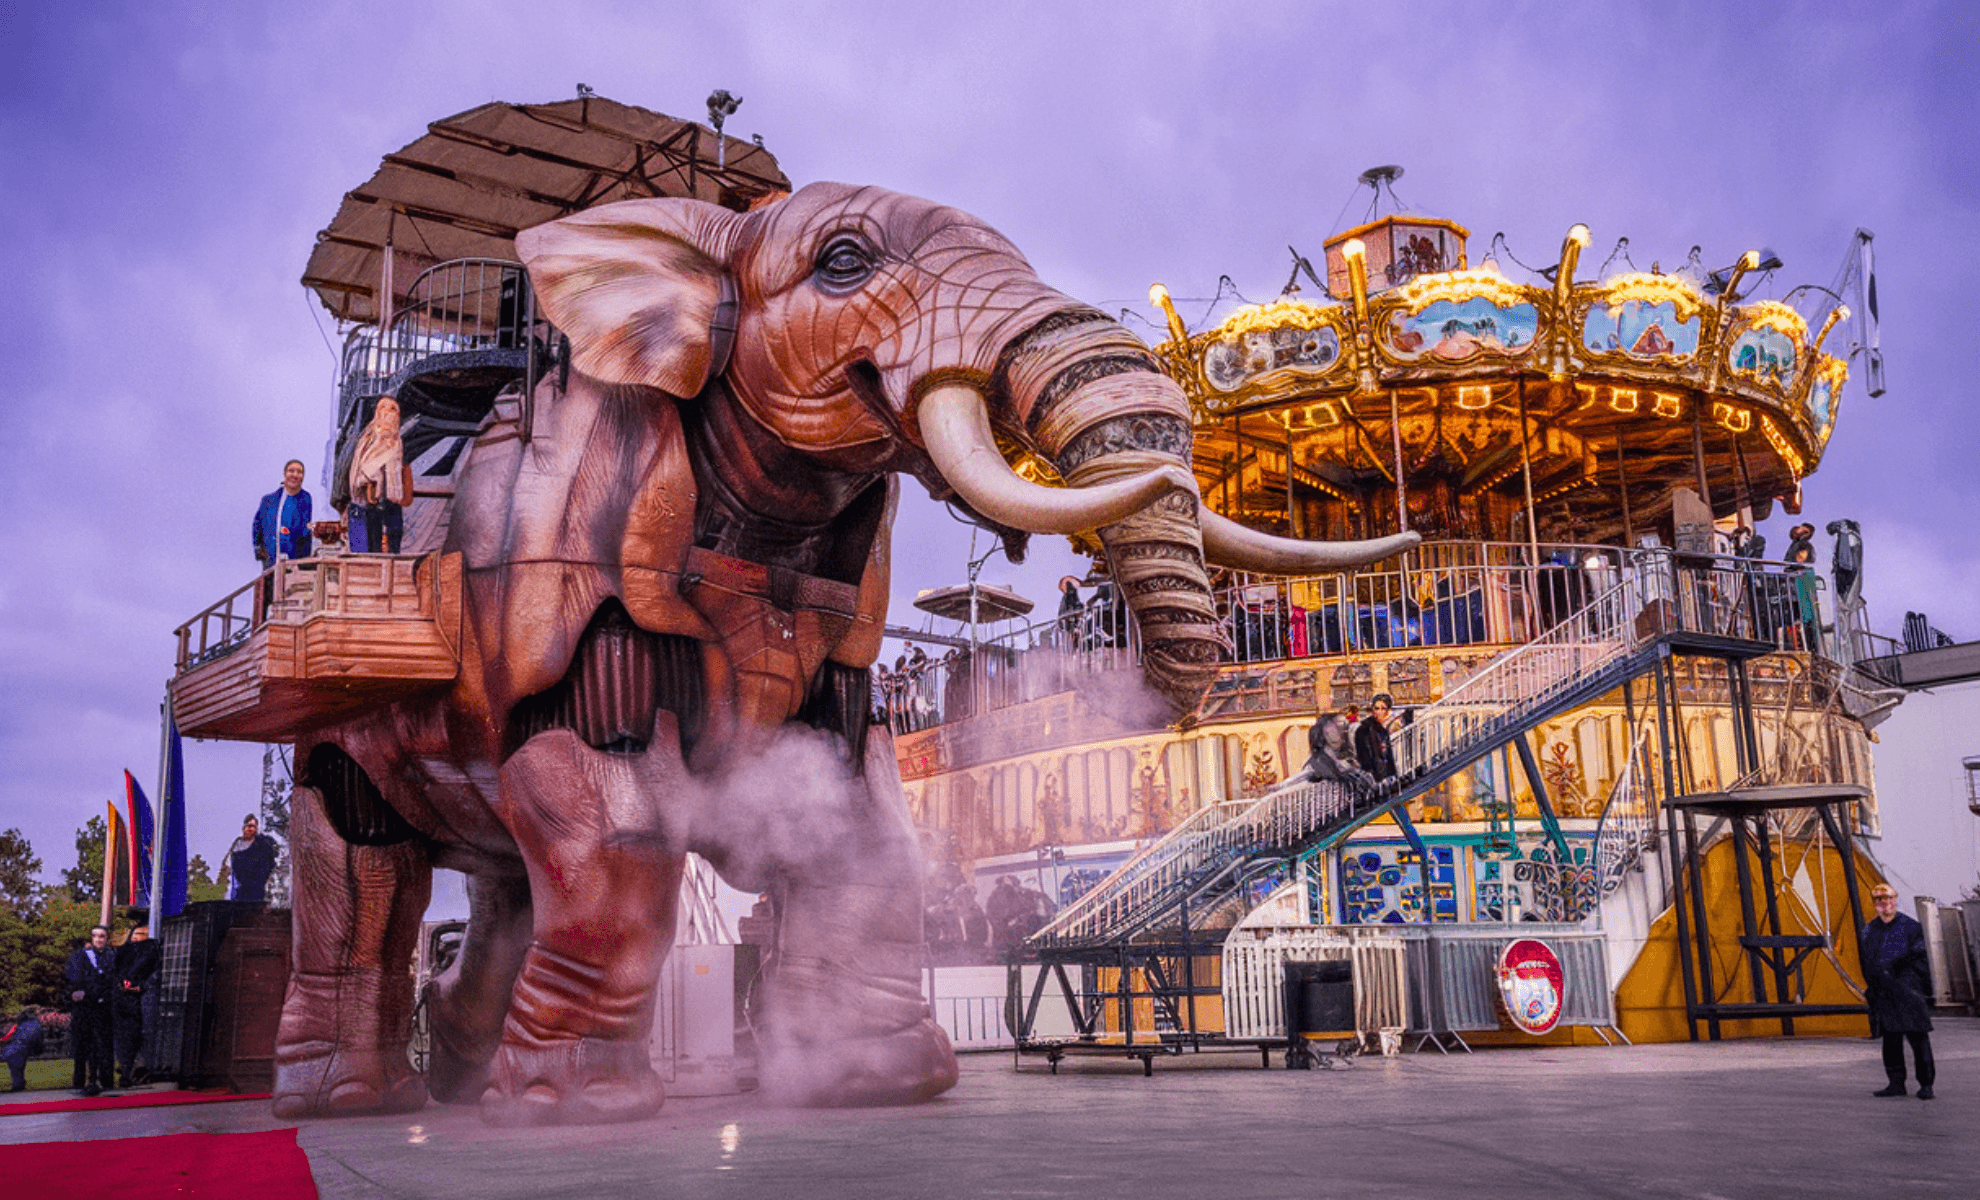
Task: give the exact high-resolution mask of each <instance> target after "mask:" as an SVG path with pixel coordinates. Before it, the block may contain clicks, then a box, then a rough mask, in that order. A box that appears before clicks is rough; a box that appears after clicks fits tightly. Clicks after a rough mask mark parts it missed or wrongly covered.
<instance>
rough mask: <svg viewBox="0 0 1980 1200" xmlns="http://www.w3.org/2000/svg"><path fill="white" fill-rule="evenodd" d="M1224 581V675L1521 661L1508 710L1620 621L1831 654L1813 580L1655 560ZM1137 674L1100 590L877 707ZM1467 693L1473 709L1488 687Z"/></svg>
mask: <svg viewBox="0 0 1980 1200" xmlns="http://www.w3.org/2000/svg"><path fill="white" fill-rule="evenodd" d="M1225 579H1226V583H1225V586H1223V587H1220V588H1219V589H1217V591H1216V593H1215V600H1216V604H1217V609H1218V611H1219V613H1220V614H1222V620H1223V622H1224V634H1225V636H1226V638H1227V640H1228V645H1227V646H1226V648H1225V651H1224V656H1223V661H1225V662H1229V663H1266V662H1275V661H1296V660H1304V659H1325V658H1332V657H1338V656H1345V655H1352V654H1358V653H1364V652H1371V651H1385V650H1407V649H1418V648H1442V647H1460V646H1478V647H1482V648H1487V649H1490V648H1493V647H1505V646H1514V647H1520V649H1519V650H1514V651H1512V652H1511V653H1512V654H1514V655H1518V656H1519V657H1516V658H1514V659H1513V660H1512V661H1511V662H1510V664H1508V665H1506V666H1503V667H1499V666H1498V662H1495V663H1494V666H1495V667H1498V670H1499V671H1500V673H1499V674H1498V675H1495V676H1493V677H1492V678H1495V679H1497V680H1499V681H1500V682H1501V684H1502V685H1504V691H1505V702H1506V703H1511V702H1512V701H1513V700H1514V699H1516V698H1518V697H1521V696H1526V695H1532V694H1535V693H1534V691H1533V690H1531V689H1540V690H1543V691H1544V689H1546V688H1547V687H1551V686H1554V685H1556V684H1559V683H1561V682H1562V681H1564V680H1565V679H1567V678H1569V677H1571V675H1572V673H1573V672H1574V671H1575V670H1577V669H1586V668H1587V667H1588V666H1589V663H1590V659H1589V655H1591V654H1592V653H1594V652H1595V650H1596V649H1598V648H1601V647H1609V648H1613V647H1614V645H1615V644H1616V643H1617V642H1618V641H1634V640H1636V639H1637V637H1638V634H1639V631H1636V630H1633V629H1626V628H1624V626H1625V625H1627V624H1628V623H1630V622H1636V623H1638V624H1641V625H1642V626H1643V629H1642V630H1641V631H1640V632H1641V634H1642V635H1645V636H1647V635H1649V634H1653V633H1657V632H1661V631H1664V630H1667V629H1669V630H1680V629H1681V630H1689V631H1692V632H1696V633H1709V634H1714V635H1718V636H1723V637H1732V638H1739V639H1742V640H1749V641H1761V642H1765V643H1768V644H1770V645H1773V646H1775V647H1776V648H1778V649H1782V650H1796V651H1810V652H1813V653H1817V654H1821V653H1823V652H1824V648H1825V646H1826V647H1833V645H1834V644H1835V643H1836V641H1837V640H1838V639H1836V638H1834V637H1825V635H1824V632H1823V629H1822V625H1821V619H1820V616H1819V614H1818V611H1817V607H1816V596H1817V594H1818V592H1819V591H1820V589H1821V581H1820V579H1819V578H1818V577H1817V576H1815V574H1814V573H1813V572H1810V571H1807V570H1806V569H1804V568H1796V567H1791V566H1789V565H1788V564H1785V563H1766V562H1759V561H1755V560H1747V559H1737V558H1713V557H1697V556H1680V555H1677V554H1675V553H1673V552H1672V551H1670V550H1668V549H1659V548H1650V549H1622V548H1620V547H1615V546H1584V545H1569V544H1542V545H1540V546H1538V547H1535V546H1532V545H1530V544H1526V543H1465V542H1432V543H1425V544H1424V545H1422V546H1419V547H1418V548H1417V549H1416V550H1415V551H1412V552H1411V553H1410V554H1409V555H1407V556H1404V557H1403V558H1402V559H1391V560H1388V561H1387V562H1385V563H1382V564H1377V569H1364V570H1356V571H1343V572H1340V573H1338V574H1333V575H1318V576H1306V577H1297V578H1286V577H1265V576H1251V575H1244V574H1235V575H1230V576H1227V577H1225ZM1626 582H1627V583H1628V584H1629V586H1627V587H1625V586H1623V584H1624V583H1626ZM1139 659H1140V641H1139V635H1138V632H1137V630H1136V628H1135V625H1134V622H1133V620H1132V618H1131V617H1130V615H1129V614H1128V612H1127V609H1126V607H1125V606H1124V605H1122V604H1121V603H1119V601H1118V600H1117V599H1116V598H1115V597H1114V596H1113V595H1112V594H1111V592H1104V591H1103V592H1102V593H1101V594H1100V595H1098V596H1096V597H1093V598H1092V599H1090V600H1089V601H1088V602H1087V603H1086V604H1085V605H1082V606H1081V607H1080V608H1078V609H1076V610H1074V611H1072V612H1070V613H1067V614H1066V615H1064V616H1060V617H1054V618H1051V619H1046V620H1038V621H1032V622H1028V623H1022V624H1015V625H1013V626H1012V627H1011V628H1009V629H1008V630H1007V631H1006V632H1003V633H1001V634H999V635H997V636H995V637H992V638H988V639H985V640H984V641H983V642H982V643H981V644H980V645H979V646H978V647H977V649H976V650H975V651H974V652H973V653H972V652H969V651H963V652H961V653H959V654H957V655H955V656H954V657H953V658H949V659H947V660H934V659H931V660H929V661H928V662H927V663H926V664H923V665H921V666H919V667H915V668H912V669H910V670H908V671H904V672H902V671H885V670H876V672H875V679H874V686H875V696H876V708H877V709H879V710H880V711H881V712H882V713H883V714H884V715H885V716H886V718H887V720H888V722H889V724H891V725H892V726H893V727H894V729H895V731H896V732H897V733H907V732H913V731H915V730H919V729H926V728H929V727H931V726H935V725H941V724H946V723H948V722H950V721H957V720H963V719H965V718H967V717H970V716H974V715H979V714H982V713H987V712H993V711H996V710H998V709H1002V708H1006V707H1009V706H1011V705H1014V704H1021V703H1025V702H1027V701H1030V700H1036V699H1039V698H1041V697H1044V696H1049V695H1054V694H1056V693H1059V692H1062V691H1066V690H1068V689H1071V688H1074V687H1077V686H1078V685H1079V683H1080V681H1081V680H1082V679H1085V678H1090V677H1092V676H1094V675H1098V674H1103V673H1106V672H1110V671H1118V670H1123V669H1126V668H1130V667H1133V666H1134V665H1135V664H1136V663H1137V662H1138V661H1139ZM1499 661H1504V660H1499ZM1467 686H1468V687H1470V688H1471V691H1470V692H1469V693H1468V694H1469V695H1471V696H1474V697H1475V696H1477V695H1479V690H1478V689H1479V688H1482V687H1483V686H1484V684H1482V683H1481V684H1477V685H1470V684H1468V685H1467ZM1473 702H1474V703H1478V702H1479V701H1476V700H1474V701H1473ZM1417 736H1424V735H1417Z"/></svg>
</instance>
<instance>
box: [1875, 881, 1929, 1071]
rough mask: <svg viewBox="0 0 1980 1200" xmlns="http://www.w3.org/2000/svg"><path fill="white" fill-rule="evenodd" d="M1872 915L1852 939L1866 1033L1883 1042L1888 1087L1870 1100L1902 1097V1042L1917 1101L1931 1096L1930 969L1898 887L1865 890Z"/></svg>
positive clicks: (1920, 935) (1918, 927)
mask: <svg viewBox="0 0 1980 1200" xmlns="http://www.w3.org/2000/svg"><path fill="white" fill-rule="evenodd" d="M1870 898H1871V900H1872V901H1873V902H1874V903H1875V904H1876V906H1877V915H1876V916H1875V917H1873V918H1871V919H1870V921H1869V922H1868V923H1867V924H1865V925H1864V926H1863V931H1862V933H1860V934H1859V935H1858V936H1857V943H1856V951H1857V956H1858V959H1859V961H1860V962H1861V964H1862V967H1863V982H1864V993H1865V996H1864V998H1865V999H1866V1000H1868V1001H1869V1004H1870V1032H1871V1034H1872V1035H1878V1034H1881V1035H1882V1036H1883V1039H1884V1074H1885V1075H1887V1076H1889V1077H1890V1086H1888V1087H1886V1088H1884V1089H1882V1090H1881V1091H1877V1092H1872V1093H1871V1094H1872V1095H1874V1096H1902V1095H1904V1094H1905V1090H1904V1044H1905V1043H1906V1042H1910V1043H1911V1059H1912V1063H1913V1065H1914V1066H1915V1067H1916V1068H1917V1070H1918V1098H1919V1099H1920V1100H1930V1099H1931V1098H1932V1081H1933V1079H1934V1078H1935V1077H1936V1075H1937V1072H1936V1071H1934V1070H1933V1066H1932V1038H1931V1032H1932V1001H1931V995H1932V968H1931V964H1930V960H1928V959H1927V958H1926V956H1925V930H1924V927H1923V926H1921V925H1919V924H1918V922H1916V921H1914V920H1912V919H1911V918H1910V917H1907V916H1905V915H1904V914H1903V913H1901V912H1899V911H1898V897H1897V889H1895V888H1893V887H1892V886H1891V885H1890V884H1888V883H1880V884H1878V885H1877V886H1876V887H1874V888H1871V889H1870Z"/></svg>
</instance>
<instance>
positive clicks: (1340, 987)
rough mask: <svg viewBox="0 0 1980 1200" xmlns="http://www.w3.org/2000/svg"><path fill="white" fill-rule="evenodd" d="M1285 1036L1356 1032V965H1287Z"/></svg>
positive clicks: (1291, 1037)
mask: <svg viewBox="0 0 1980 1200" xmlns="http://www.w3.org/2000/svg"><path fill="white" fill-rule="evenodd" d="M1285 986H1286V992H1285V1003H1286V1037H1287V1038H1288V1039H1295V1038H1299V1037H1301V1036H1303V1035H1305V1034H1309V1033H1345V1032H1352V1031H1353V1030H1354V964H1353V963H1352V962H1350V961H1348V960H1346V959H1339V960H1335V961H1330V962H1293V963H1287V964H1286V985H1285Z"/></svg>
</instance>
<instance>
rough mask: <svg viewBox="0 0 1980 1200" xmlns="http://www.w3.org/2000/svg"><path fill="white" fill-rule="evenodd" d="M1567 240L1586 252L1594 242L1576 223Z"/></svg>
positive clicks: (1580, 225)
mask: <svg viewBox="0 0 1980 1200" xmlns="http://www.w3.org/2000/svg"><path fill="white" fill-rule="evenodd" d="M1568 240H1569V241H1570V242H1573V243H1574V244H1575V245H1577V246H1579V247H1581V248H1582V249H1583V250H1586V249H1588V243H1589V242H1591V241H1593V240H1594V235H1592V234H1590V233H1589V232H1588V226H1586V225H1583V224H1581V223H1580V222H1578V221H1577V222H1576V223H1575V224H1574V225H1573V226H1571V227H1570V228H1569V229H1568ZM1754 261H1755V262H1758V261H1759V260H1758V259H1755V260H1754Z"/></svg>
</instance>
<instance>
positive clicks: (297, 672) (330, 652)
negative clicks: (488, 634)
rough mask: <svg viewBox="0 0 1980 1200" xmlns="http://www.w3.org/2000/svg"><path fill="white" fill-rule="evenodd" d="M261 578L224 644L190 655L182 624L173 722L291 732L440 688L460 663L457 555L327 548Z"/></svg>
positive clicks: (210, 734)
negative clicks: (330, 552)
mask: <svg viewBox="0 0 1980 1200" xmlns="http://www.w3.org/2000/svg"><path fill="white" fill-rule="evenodd" d="M269 580H270V582H268V583H267V584H266V585H265V586H264V588H263V591H264V592H266V593H267V594H266V595H265V596H260V595H259V594H257V595H258V600H257V602H258V603H260V604H262V606H263V608H264V610H265V611H264V613H263V614H262V615H261V616H259V617H258V618H255V620H256V623H255V625H254V626H253V628H252V631H251V632H250V633H248V634H247V635H246V636H245V638H243V639H241V640H238V641H236V642H234V643H233V644H232V646H231V648H229V649H226V650H225V651H224V652H221V653H217V654H213V655H211V656H210V657H207V658H206V659H205V660H204V661H198V660H195V659H193V658H192V657H191V655H190V654H189V653H188V651H187V650H186V649H185V648H184V647H186V646H187V644H188V640H189V639H188V636H187V634H186V632H185V630H182V631H181V637H180V644H181V647H182V650H181V662H182V667H181V670H180V673H179V674H178V675H177V676H176V677H175V678H174V679H173V680H172V711H173V716H174V718H175V719H176V720H177V722H178V725H179V731H180V732H181V733H183V734H186V735H187V736H190V737H203V738H220V739H227V740H236V741H250V742H273V741H288V740H292V739H294V738H295V737H297V736H298V735H300V734H302V733H305V732H307V731H309V730H311V729H315V728H319V727H321V726H323V725H326V724H330V723H332V722H334V721H338V720H342V719H345V718H348V717H350V716H352V715H355V714H356V713H358V712H361V711H362V710H364V709H366V708H372V707H375V706H377V705H380V704H389V703H392V702H394V701H399V700H404V699H408V698H411V697H414V696H417V695H419V694H421V693H426V692H433V691H438V690H441V689H444V688H445V687H446V686H447V685H449V684H451V683H452V682H453V680H454V678H455V677H456V676H457V675H458V674H459V673H460V649H459V648H460V643H461V603H462V598H461V558H460V555H458V554H446V555H439V554H435V555H428V556H425V557H421V558H414V557H411V556H406V555H355V554H354V555H342V556H337V557H326V558H322V559H313V560H308V561H307V562H305V563H301V564H292V565H290V566H289V567H288V569H287V570H286V571H284V572H275V573H271V576H270V577H269ZM223 603H225V602H223ZM202 615H203V616H204V614H202ZM198 620H199V618H195V622H197V621H198ZM192 627H193V626H192V623H189V624H188V626H187V627H186V629H190V628H192ZM209 653H211V652H209Z"/></svg>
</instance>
